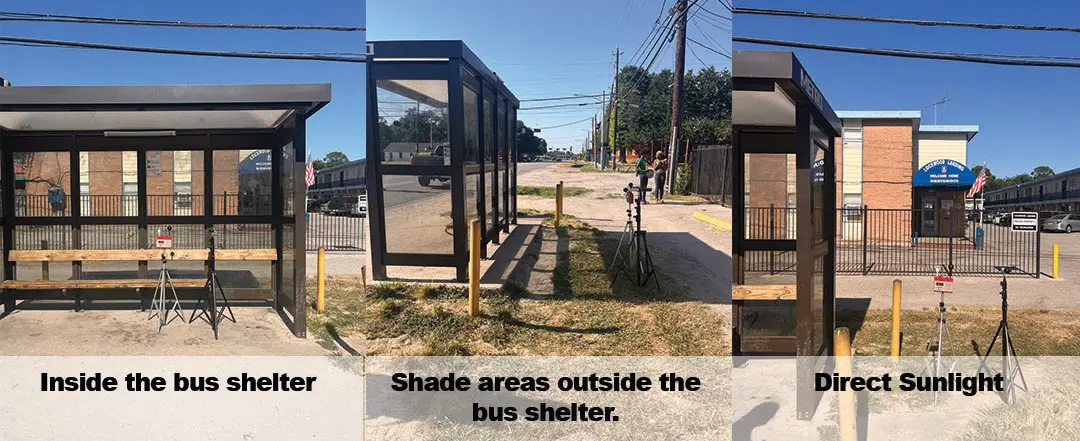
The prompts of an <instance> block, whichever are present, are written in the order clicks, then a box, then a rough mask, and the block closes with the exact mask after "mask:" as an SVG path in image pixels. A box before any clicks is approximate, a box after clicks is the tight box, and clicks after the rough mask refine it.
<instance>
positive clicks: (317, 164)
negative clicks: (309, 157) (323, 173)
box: [311, 159, 326, 170]
mask: <svg viewBox="0 0 1080 441" xmlns="http://www.w3.org/2000/svg"><path fill="white" fill-rule="evenodd" d="M311 168H313V169H315V170H322V169H324V168H326V163H325V162H323V160H322V159H315V160H313V161H311Z"/></svg>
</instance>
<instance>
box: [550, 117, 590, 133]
mask: <svg viewBox="0 0 1080 441" xmlns="http://www.w3.org/2000/svg"><path fill="white" fill-rule="evenodd" d="M592 119H593V117H591V116H590V117H588V118H585V119H580V120H577V121H574V122H569V123H566V124H559V125H557V126H551V127H536V128H537V129H541V130H547V129H557V128H559V127H566V126H572V125H574V124H581V123H583V122H586V121H592Z"/></svg>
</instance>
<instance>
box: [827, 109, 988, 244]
mask: <svg viewBox="0 0 1080 441" xmlns="http://www.w3.org/2000/svg"><path fill="white" fill-rule="evenodd" d="M836 114H837V116H839V117H840V118H841V119H842V120H843V133H842V134H841V139H838V140H837V142H836V146H837V149H836V162H837V164H836V165H837V167H836V170H837V173H836V179H837V192H836V197H837V201H836V202H837V206H838V207H843V208H845V209H847V210H845V211H844V214H843V216H842V219H841V220H840V222H839V223H838V225H840V229H841V237H842V238H848V239H851V238H857V237H861V236H862V223H863V221H862V219H861V214H859V213H858V212H857V211H856V210H855V209H858V208H860V207H863V206H866V207H868V208H871V209H905V210H911V209H917V211H914V212H912V218H911V219H910V222H901V223H899V224H900V225H896V226H893V227H892V228H901V229H902V230H904V232H903V234H899V235H900V236H908V237H910V236H911V235H913V234H912V233H917V234H918V235H919V236H921V237H938V236H946V235H952V236H962V235H963V234H964V219H965V217H964V210H965V199H964V194H965V193H966V192H967V190H968V189H969V188H970V187H971V184H972V182H973V181H974V178H975V177H974V175H973V174H972V173H971V171H970V169H969V167H968V166H967V162H968V160H967V158H968V154H967V152H968V143H969V142H970V141H971V139H972V138H973V137H974V136H975V135H976V134H977V133H978V132H979V127H978V126H975V125H960V126H957V125H948V126H946V125H922V124H921V117H922V115H921V112H919V111H917V110H916V111H838V112H836ZM888 234H890V235H897V234H896V232H895V230H894V231H890V232H888Z"/></svg>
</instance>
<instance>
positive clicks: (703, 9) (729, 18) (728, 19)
mask: <svg viewBox="0 0 1080 441" xmlns="http://www.w3.org/2000/svg"><path fill="white" fill-rule="evenodd" d="M721 3H723V2H721ZM724 7H725V8H726V7H727V5H726V4H725V5H724ZM698 9H701V10H702V11H705V13H707V14H709V15H712V16H714V17H717V18H720V19H723V20H727V21H731V17H728V16H726V15H720V14H717V13H715V12H713V11H710V10H708V9H706V8H705V5H701V6H699V7H698ZM728 12H731V10H730V9H729V10H728Z"/></svg>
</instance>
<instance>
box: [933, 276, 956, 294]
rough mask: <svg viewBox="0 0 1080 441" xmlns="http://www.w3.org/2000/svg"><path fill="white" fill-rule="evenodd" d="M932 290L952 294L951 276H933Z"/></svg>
mask: <svg viewBox="0 0 1080 441" xmlns="http://www.w3.org/2000/svg"><path fill="white" fill-rule="evenodd" d="M934 292H937V293H941V294H952V292H953V278H952V277H945V276H934Z"/></svg>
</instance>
